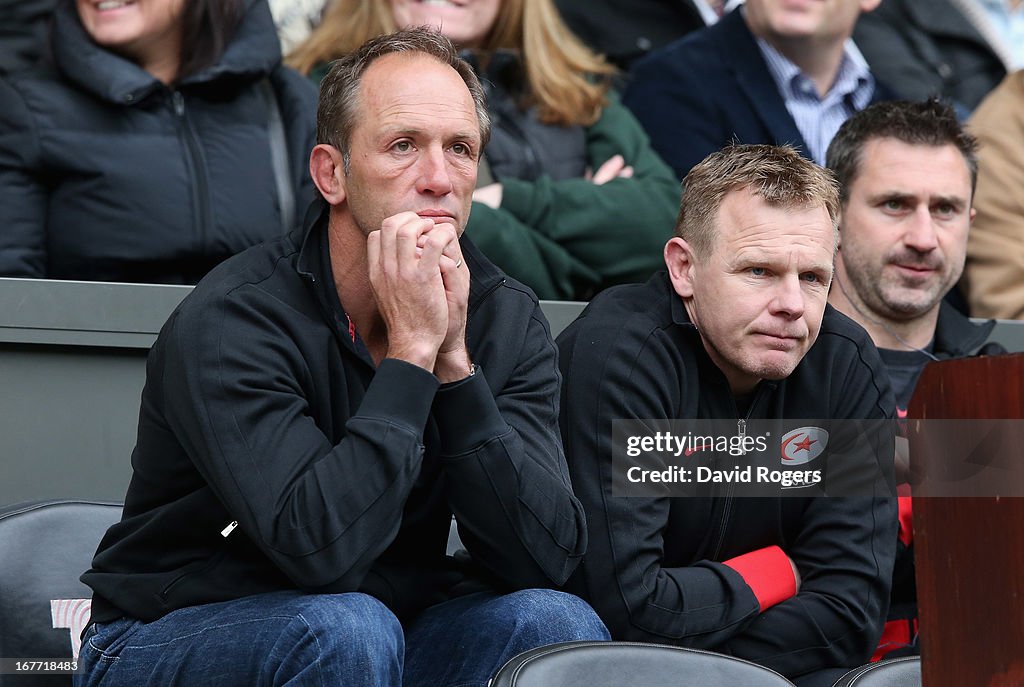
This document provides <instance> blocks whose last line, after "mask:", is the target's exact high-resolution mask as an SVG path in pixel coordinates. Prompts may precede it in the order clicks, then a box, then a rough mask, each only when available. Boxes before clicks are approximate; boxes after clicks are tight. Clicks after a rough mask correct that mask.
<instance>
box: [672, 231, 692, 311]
mask: <svg viewBox="0 0 1024 687" xmlns="http://www.w3.org/2000/svg"><path fill="white" fill-rule="evenodd" d="M665 266H666V267H668V278H669V279H670V280H671V281H672V288H673V289H675V292H676V293H677V294H679V296H680V297H681V298H690V297H692V296H693V273H694V267H695V266H696V259H695V256H694V254H693V248H692V247H691V246H690V244H689V243H687V242H686V241H684V240H683V239H681V238H679V237H678V236H676V237H673V238H671V239H669V241H668V243H666V244H665Z"/></svg>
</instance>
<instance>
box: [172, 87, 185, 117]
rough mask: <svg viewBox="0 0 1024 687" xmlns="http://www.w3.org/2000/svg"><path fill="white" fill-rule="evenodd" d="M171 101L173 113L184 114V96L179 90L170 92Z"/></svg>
mask: <svg viewBox="0 0 1024 687" xmlns="http://www.w3.org/2000/svg"><path fill="white" fill-rule="evenodd" d="M171 102H172V103H173V104H174V114H176V115H178V116H179V117H181V116H183V115H184V114H185V96H183V95H182V94H181V91H172V92H171Z"/></svg>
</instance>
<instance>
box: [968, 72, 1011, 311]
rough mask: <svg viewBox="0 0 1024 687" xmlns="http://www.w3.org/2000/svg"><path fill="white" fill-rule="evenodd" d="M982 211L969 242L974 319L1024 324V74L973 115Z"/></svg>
mask: <svg viewBox="0 0 1024 687" xmlns="http://www.w3.org/2000/svg"><path fill="white" fill-rule="evenodd" d="M970 130H971V133H973V134H974V135H975V136H977V137H978V141H979V143H980V144H981V147H980V150H979V151H978V190H977V193H976V195H975V197H974V207H975V209H976V210H977V211H978V215H977V217H975V219H974V227H973V228H972V229H971V234H970V236H969V237H968V239H967V266H966V269H965V271H964V279H963V286H964V291H965V293H966V294H967V302H968V304H969V306H970V312H971V314H972V315H974V316H975V317H999V318H1003V319H1012V320H1024V70H1021V71H1017V72H1014V73H1012V74H1010V75H1009V76H1007V77H1006V79H1004V80H1003V82H1002V83H1001V84H1000V85H999V87H998V88H996V89H995V90H994V91H992V93H991V94H989V96H988V97H987V98H985V100H983V101H982V103H981V105H980V106H979V107H978V109H977V110H976V111H975V112H974V115H973V116H972V117H971V119H970Z"/></svg>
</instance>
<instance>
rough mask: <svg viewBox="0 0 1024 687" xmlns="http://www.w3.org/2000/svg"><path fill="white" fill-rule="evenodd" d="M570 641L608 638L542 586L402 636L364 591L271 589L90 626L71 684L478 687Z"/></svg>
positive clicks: (478, 602) (490, 598)
mask: <svg viewBox="0 0 1024 687" xmlns="http://www.w3.org/2000/svg"><path fill="white" fill-rule="evenodd" d="M577 639H597V640H601V639H605V640H606V639H608V631H607V630H606V629H605V627H604V624H603V623H602V622H601V621H600V619H598V617H597V615H596V614H595V613H594V611H593V610H592V609H591V608H590V606H588V605H587V604H586V603H584V602H583V601H581V600H580V599H578V598H576V597H575V596H572V595H570V594H564V593H562V592H555V591H550V590H544V589H527V590H524V591H519V592H514V593H512V594H506V595H503V596H499V595H496V594H490V593H480V594H471V595H469V596H465V597H461V598H458V599H454V600H452V601H448V602H445V603H442V604H438V605H436V606H433V607H431V608H428V609H427V610H426V611H424V612H423V613H422V614H421V615H420V616H419V617H418V618H417V619H416V620H415V621H413V622H412V623H411V624H410V625H409V627H407V628H405V629H404V630H403V628H402V626H401V624H400V623H399V622H398V619H397V618H396V617H395V616H394V615H393V614H392V613H391V611H389V610H388V609H387V608H386V607H385V606H384V604H382V603H381V602H380V601H378V600H376V599H374V598H373V597H371V596H367V595H365V594H358V593H351V594H302V593H300V592H274V593H271V594H260V595H257V596H250V597H246V598H243V599H237V600H234V601H225V602H222V603H215V604H207V605H203V606H192V607H188V608H182V609H179V610H177V611H174V612H172V613H169V614H168V615H166V616H164V617H163V618H160V619H159V620H156V621H154V622H151V623H143V622H141V621H137V620H118V621H115V622H112V623H106V624H94V625H92V626H91V627H90V628H89V629H88V630H87V631H86V633H85V636H84V637H83V641H82V651H81V654H80V656H79V666H80V673H79V674H78V675H76V676H75V680H74V684H75V687H101V686H102V687H120V686H122V685H123V686H124V687H143V686H146V685H151V686H153V687H157V686H158V685H159V686H160V687H164V686H168V685H181V686H183V687H191V686H193V685H202V686H203V687H221V686H228V685H238V686H239V687H243V686H244V687H256V686H262V685H267V686H270V685H275V686H276V685H295V686H297V685H317V686H324V687H328V686H329V687H361V686H362V685H367V686H369V685H374V686H375V687H376V686H383V687H400V686H402V685H404V686H405V687H420V686H422V687H444V686H448V687H470V686H472V687H484V686H485V685H486V684H487V681H488V679H489V678H490V677H491V676H492V675H493V674H494V672H496V671H497V669H498V668H500V667H501V666H502V664H504V663H505V661H507V660H508V659H510V658H512V657H513V656H515V655H516V654H518V653H521V652H523V651H526V650H528V649H532V648H534V647H537V646H542V645H544V644H551V643H553V642H562V641H571V640H577Z"/></svg>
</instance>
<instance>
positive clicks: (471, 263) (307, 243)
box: [291, 199, 505, 316]
mask: <svg viewBox="0 0 1024 687" xmlns="http://www.w3.org/2000/svg"><path fill="white" fill-rule="evenodd" d="M330 214H331V206H330V205H329V204H328V203H327V202H326V201H324V200H323V199H317V200H315V201H314V202H313V203H312V204H311V205H310V206H309V209H308V210H307V211H306V217H305V220H304V222H303V225H302V227H301V228H298V229H295V230H293V232H292V234H291V237H292V241H293V242H294V243H295V245H297V246H299V257H298V260H297V263H296V265H297V266H296V269H297V270H298V273H299V274H300V275H301V276H302V277H303V278H304V279H306V281H307V282H308V283H309V284H310V285H311V287H312V288H313V289H314V290H315V292H316V295H317V301H318V302H319V303H320V306H321V308H322V309H323V310H324V314H325V316H329V315H330V313H332V312H334V311H335V309H336V308H340V307H341V302H340V300H339V299H338V290H337V288H335V286H334V275H333V274H332V273H331V271H330V270H331V267H330V266H331V261H330V255H329V254H328V252H327V251H328V249H327V245H328V242H327V241H326V240H325V238H326V234H327V231H328V225H329V222H330ZM459 245H460V246H461V248H462V256H463V258H464V259H465V261H466V267H468V268H469V274H470V282H469V313H470V314H472V312H473V310H474V309H475V308H476V307H477V306H478V305H479V304H480V302H481V301H482V300H483V299H484V298H485V296H486V295H487V294H488V293H490V292H491V291H492V290H494V288H495V287H496V286H498V285H499V284H502V283H504V281H505V273H504V272H502V271H501V270H499V269H498V268H497V267H496V266H495V265H494V263H492V262H491V261H490V260H488V259H487V258H486V257H485V256H484V254H483V253H481V252H480V249H479V248H477V247H476V246H475V245H474V244H473V242H472V241H470V240H469V237H467V236H466V234H465V233H463V234H462V238H460V239H459Z"/></svg>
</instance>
